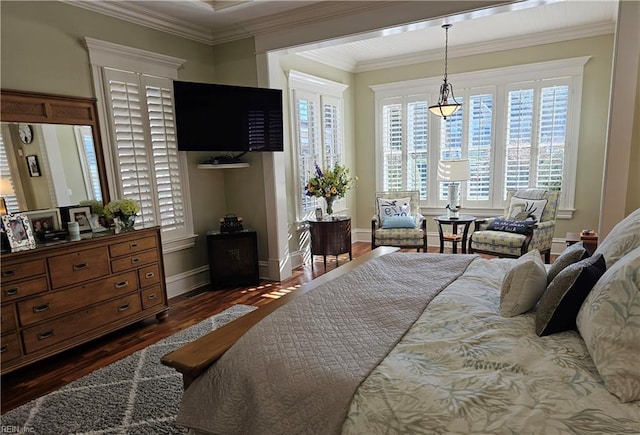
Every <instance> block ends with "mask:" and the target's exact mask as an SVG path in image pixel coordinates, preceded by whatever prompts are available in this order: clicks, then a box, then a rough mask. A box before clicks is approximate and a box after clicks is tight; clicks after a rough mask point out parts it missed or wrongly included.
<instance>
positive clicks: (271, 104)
mask: <svg viewBox="0 0 640 435" xmlns="http://www.w3.org/2000/svg"><path fill="white" fill-rule="evenodd" d="M173 98H174V104H175V108H176V133H177V140H178V150H179V151H210V152H246V151H282V150H283V143H282V142H283V132H282V91H281V90H279V89H267V88H253V87H246V86H231V85H219V84H211V83H194V82H182V81H174V82H173Z"/></svg>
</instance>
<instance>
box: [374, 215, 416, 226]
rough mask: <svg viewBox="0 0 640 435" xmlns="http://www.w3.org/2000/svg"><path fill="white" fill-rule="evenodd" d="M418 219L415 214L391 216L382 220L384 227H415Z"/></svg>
mask: <svg viewBox="0 0 640 435" xmlns="http://www.w3.org/2000/svg"><path fill="white" fill-rule="evenodd" d="M415 227H416V219H415V218H414V217H413V216H389V217H386V218H384V220H383V221H382V228H415Z"/></svg>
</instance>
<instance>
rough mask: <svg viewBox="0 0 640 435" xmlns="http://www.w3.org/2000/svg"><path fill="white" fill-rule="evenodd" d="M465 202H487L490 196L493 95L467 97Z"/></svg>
mask: <svg viewBox="0 0 640 435" xmlns="http://www.w3.org/2000/svg"><path fill="white" fill-rule="evenodd" d="M468 135H469V136H468V138H469V139H468V140H469V142H468V156H467V157H468V158H469V174H470V180H469V181H468V182H467V186H468V187H467V200H472V201H487V200H489V196H490V194H491V170H492V166H491V160H492V149H491V144H492V142H493V141H492V137H493V94H482V95H472V96H471V97H469V128H468Z"/></svg>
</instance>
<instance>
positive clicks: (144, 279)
mask: <svg viewBox="0 0 640 435" xmlns="http://www.w3.org/2000/svg"><path fill="white" fill-rule="evenodd" d="M138 281H139V282H140V288H145V287H149V286H150V285H153V284H157V283H159V282H160V267H159V266H158V265H157V264H152V265H150V266H145V267H143V268H141V269H138Z"/></svg>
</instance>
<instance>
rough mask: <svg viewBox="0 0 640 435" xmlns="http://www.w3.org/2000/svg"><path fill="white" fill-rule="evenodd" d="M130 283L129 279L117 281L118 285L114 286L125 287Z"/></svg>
mask: <svg viewBox="0 0 640 435" xmlns="http://www.w3.org/2000/svg"><path fill="white" fill-rule="evenodd" d="M128 285H129V281H120V282H117V283H116V285H115V286H114V287H115V288H123V287H126V286H128Z"/></svg>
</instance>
